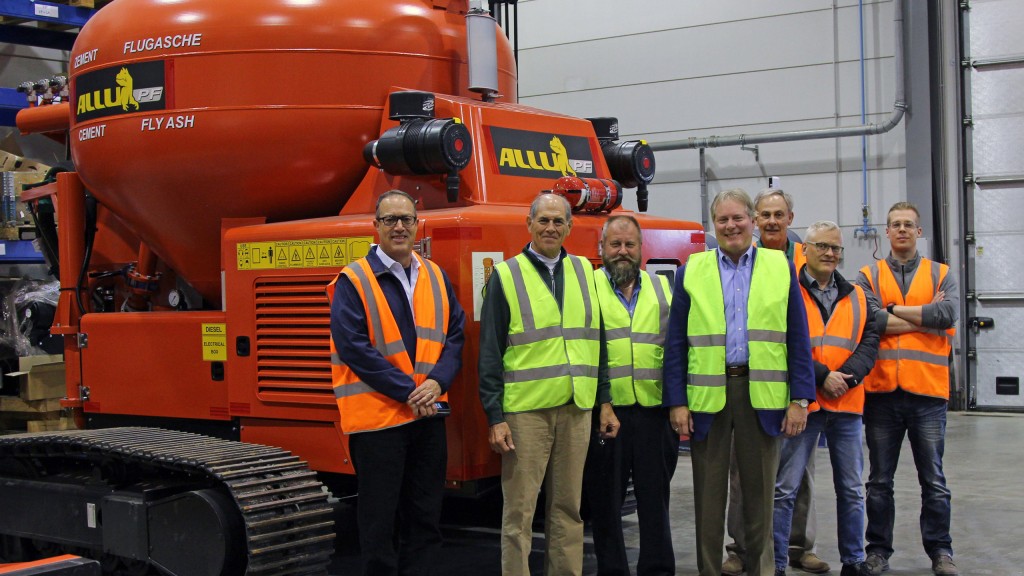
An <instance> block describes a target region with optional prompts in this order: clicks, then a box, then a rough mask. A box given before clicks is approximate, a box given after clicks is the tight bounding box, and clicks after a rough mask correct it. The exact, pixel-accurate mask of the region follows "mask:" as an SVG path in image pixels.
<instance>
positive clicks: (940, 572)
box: [932, 554, 960, 576]
mask: <svg viewBox="0 0 1024 576" xmlns="http://www.w3.org/2000/svg"><path fill="white" fill-rule="evenodd" d="M932 572H934V573H935V574H936V576H957V575H958V574H960V571H959V570H957V569H956V564H953V557H952V556H950V555H949V554H939V555H938V556H936V557H935V558H933V559H932Z"/></svg>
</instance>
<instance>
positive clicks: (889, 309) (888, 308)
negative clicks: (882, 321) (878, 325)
mask: <svg viewBox="0 0 1024 576" xmlns="http://www.w3.org/2000/svg"><path fill="white" fill-rule="evenodd" d="M894 308H896V305H895V304H889V305H888V306H886V307H885V311H886V312H888V313H889V314H892V315H894V316H895V315H896V313H895V312H893V309H894Z"/></svg>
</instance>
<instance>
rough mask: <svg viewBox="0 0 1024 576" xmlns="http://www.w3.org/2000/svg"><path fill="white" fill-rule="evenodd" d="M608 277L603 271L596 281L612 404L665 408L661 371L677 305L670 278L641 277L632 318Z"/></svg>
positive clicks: (645, 275)
mask: <svg viewBox="0 0 1024 576" xmlns="http://www.w3.org/2000/svg"><path fill="white" fill-rule="evenodd" d="M604 276H605V275H604V274H602V273H600V272H599V273H598V275H597V279H596V280H595V282H596V283H597V297H598V299H599V300H600V301H601V318H603V319H604V337H605V341H606V342H607V345H608V379H609V380H610V381H611V387H612V404H614V405H616V406H632V405H634V404H640V405H641V406H661V386H662V376H661V370H662V365H663V364H664V362H665V334H666V333H667V331H668V312H669V305H670V304H671V303H672V290H671V289H670V288H669V285H668V279H667V278H665V277H664V276H659V275H657V274H655V275H651V274H648V273H647V272H646V271H644V270H641V271H640V278H639V279H638V280H639V285H638V289H639V290H640V292H639V293H638V294H637V300H636V309H635V310H633V316H632V317H630V315H629V311H628V310H626V307H625V306H623V304H622V302H621V301H620V300H619V297H618V295H617V294H615V289H614V287H612V283H611V282H610V281H609V280H608V279H607V278H605V277H604Z"/></svg>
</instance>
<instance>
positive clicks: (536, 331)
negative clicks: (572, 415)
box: [494, 254, 601, 412]
mask: <svg viewBox="0 0 1024 576" xmlns="http://www.w3.org/2000/svg"><path fill="white" fill-rule="evenodd" d="M494 271H495V272H497V273H498V276H499V278H500V279H501V287H502V290H503V292H504V294H505V300H506V302H508V308H509V330H508V341H507V347H506V349H505V356H504V357H503V359H502V360H503V364H504V382H505V389H504V398H503V404H502V408H503V409H504V411H505V412H527V411H530V410H540V409H543V408H551V407H554V406H561V405H562V404H565V403H567V402H568V401H569V400H570V399H572V400H573V401H574V402H575V403H576V405H577V406H579V407H580V408H582V409H585V410H589V409H591V408H593V407H594V401H595V399H596V396H597V364H598V356H599V354H600V338H601V328H600V326H601V313H600V309H599V308H597V307H596V306H595V304H596V302H594V298H595V291H596V288H595V286H594V268H593V266H591V265H590V263H589V262H587V261H586V260H584V259H583V258H580V257H578V256H566V257H565V258H564V259H563V260H562V277H563V286H564V289H563V297H562V308H561V310H560V309H559V306H558V303H557V302H555V298H554V295H553V294H552V292H551V289H550V288H548V286H547V285H546V283H545V282H544V280H543V279H541V276H540V274H539V273H538V272H537V269H536V268H535V267H534V265H533V263H532V262H530V260H529V258H528V257H527V256H526V255H525V254H519V255H517V256H515V257H514V258H510V259H508V260H506V261H504V262H502V263H500V264H498V265H497V266H495V267H494Z"/></svg>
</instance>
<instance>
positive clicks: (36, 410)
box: [0, 396, 61, 419]
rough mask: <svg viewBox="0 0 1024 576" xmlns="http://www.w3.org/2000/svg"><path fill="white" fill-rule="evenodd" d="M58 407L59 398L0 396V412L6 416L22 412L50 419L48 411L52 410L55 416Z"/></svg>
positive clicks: (57, 415) (26, 414)
mask: <svg viewBox="0 0 1024 576" xmlns="http://www.w3.org/2000/svg"><path fill="white" fill-rule="evenodd" d="M60 409H61V407H60V398H49V399H47V400H22V399H21V398H18V397H17V396H0V412H3V413H4V414H5V415H8V416H14V415H15V414H22V415H25V416H32V418H33V419H38V418H44V419H51V418H50V414H48V413H51V412H52V413H53V415H54V416H55V417H59V416H60V414H59V412H60Z"/></svg>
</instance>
